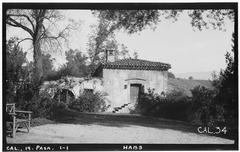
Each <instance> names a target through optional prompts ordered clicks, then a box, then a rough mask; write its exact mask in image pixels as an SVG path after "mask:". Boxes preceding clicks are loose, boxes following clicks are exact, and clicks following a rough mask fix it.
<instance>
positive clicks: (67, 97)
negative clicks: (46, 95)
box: [54, 89, 75, 104]
mask: <svg viewBox="0 0 240 152" xmlns="http://www.w3.org/2000/svg"><path fill="white" fill-rule="evenodd" d="M74 98H75V97H74V94H73V93H72V91H70V90H68V89H59V90H58V91H57V93H56V94H55V95H54V99H55V100H57V101H59V102H64V103H66V104H69V102H70V101H72V100H73V99H74Z"/></svg>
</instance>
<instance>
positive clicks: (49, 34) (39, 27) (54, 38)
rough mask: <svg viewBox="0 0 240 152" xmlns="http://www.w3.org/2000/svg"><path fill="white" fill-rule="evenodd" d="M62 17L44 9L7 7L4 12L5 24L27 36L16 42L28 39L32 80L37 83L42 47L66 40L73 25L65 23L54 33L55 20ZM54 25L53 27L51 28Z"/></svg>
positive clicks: (56, 12) (38, 81) (58, 44)
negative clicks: (32, 64) (31, 48)
mask: <svg viewBox="0 0 240 152" xmlns="http://www.w3.org/2000/svg"><path fill="white" fill-rule="evenodd" d="M62 18H63V16H62V15H60V13H59V11H56V10H46V9H27V10H24V9H9V10H7V12H6V18H5V20H6V24H7V25H9V26H12V27H16V28H20V29H22V30H23V31H24V32H26V33H27V34H28V35H29V37H26V38H24V39H22V40H19V41H18V44H20V43H21V42H23V41H25V40H30V41H31V42H32V47H33V59H34V81H35V83H36V84H37V85H39V83H40V82H41V81H42V80H43V75H44V74H43V59H42V55H43V49H47V48H53V47H57V46H60V41H61V40H65V41H66V40H67V39H66V36H67V35H68V34H69V31H70V30H71V29H73V27H74V26H71V24H69V25H67V26H66V27H65V28H63V29H62V30H60V31H57V34H54V33H56V29H57V28H56V25H55V22H56V21H58V20H61V19H62ZM53 26H54V28H53Z"/></svg>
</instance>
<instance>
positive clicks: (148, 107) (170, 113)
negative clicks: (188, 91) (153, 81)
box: [132, 89, 191, 121]
mask: <svg viewBox="0 0 240 152" xmlns="http://www.w3.org/2000/svg"><path fill="white" fill-rule="evenodd" d="M190 109H191V104H190V102H189V99H188V97H187V96H185V95H184V93H183V92H181V91H176V90H174V91H173V92H172V93H168V94H167V95H166V97H163V96H160V95H158V94H155V93H154V90H151V89H149V90H148V93H144V94H142V95H141V97H140V99H139V102H138V103H137V104H136V108H135V110H134V111H133V112H135V113H140V114H142V115H149V116H155V117H162V118H169V119H175V120H184V121H187V120H188V116H189V111H190ZM133 112H132V113H133Z"/></svg>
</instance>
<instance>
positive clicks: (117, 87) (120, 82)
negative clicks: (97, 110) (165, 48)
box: [93, 54, 171, 113]
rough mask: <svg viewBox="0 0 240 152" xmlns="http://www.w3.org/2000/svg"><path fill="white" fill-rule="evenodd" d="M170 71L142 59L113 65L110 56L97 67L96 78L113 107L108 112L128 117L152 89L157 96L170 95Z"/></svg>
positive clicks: (166, 65) (163, 65) (167, 65)
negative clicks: (128, 113) (168, 93)
mask: <svg viewBox="0 0 240 152" xmlns="http://www.w3.org/2000/svg"><path fill="white" fill-rule="evenodd" d="M170 68H171V65H170V64H166V63H161V62H152V61H147V60H140V59H131V58H128V59H122V60H117V61H114V57H113V54H108V59H107V62H106V63H104V64H100V65H99V66H98V68H97V69H96V70H95V72H94V73H93V77H94V78H98V79H100V80H102V88H101V91H102V92H104V93H105V94H106V99H107V103H109V104H110V108H109V109H108V111H112V112H121V113H127V112H129V109H132V108H133V107H134V105H135V104H136V103H137V101H138V98H139V95H140V94H141V93H142V92H147V90H148V89H149V88H150V89H154V90H155V93H158V94H162V93H165V92H166V91H167V81H168V70H169V69H170Z"/></svg>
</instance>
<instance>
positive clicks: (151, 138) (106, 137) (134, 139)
mask: <svg viewBox="0 0 240 152" xmlns="http://www.w3.org/2000/svg"><path fill="white" fill-rule="evenodd" d="M7 142H8V143H150V144H153V143H154V144H168V143H171V144H233V143H234V141H233V140H228V139H224V138H220V137H213V136H207V135H203V134H197V133H188V132H184V131H180V130H174V129H167V128H153V127H147V126H140V125H129V124H128V125H125V126H106V125H101V124H94V123H92V124H68V123H58V124H45V125H41V126H36V127H33V128H32V129H31V131H30V133H17V136H16V138H14V139H13V138H7Z"/></svg>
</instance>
